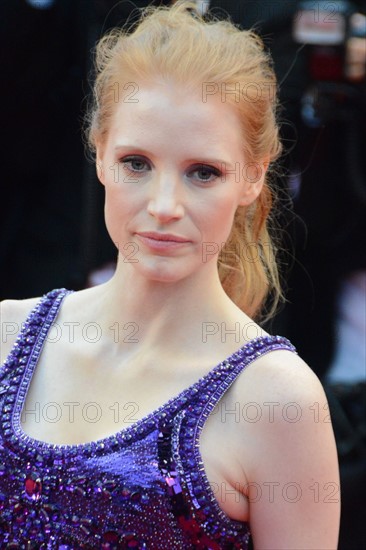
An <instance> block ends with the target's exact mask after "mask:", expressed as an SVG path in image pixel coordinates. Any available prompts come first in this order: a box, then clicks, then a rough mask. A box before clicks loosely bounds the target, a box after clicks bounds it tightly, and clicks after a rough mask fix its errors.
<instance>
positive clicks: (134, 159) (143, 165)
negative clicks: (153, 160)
mask: <svg viewBox="0 0 366 550" xmlns="http://www.w3.org/2000/svg"><path fill="white" fill-rule="evenodd" d="M120 163H121V164H123V166H124V168H126V169H127V170H129V171H130V172H138V173H141V172H145V171H146V170H149V169H150V165H149V163H148V162H147V161H146V160H145V159H144V158H143V157H138V156H129V157H125V158H122V159H120Z"/></svg>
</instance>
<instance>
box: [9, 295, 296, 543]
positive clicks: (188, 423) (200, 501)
mask: <svg viewBox="0 0 366 550" xmlns="http://www.w3.org/2000/svg"><path fill="white" fill-rule="evenodd" d="M68 294H69V291H66V290H65V289H57V290H54V291H51V292H50V293H48V294H47V295H46V296H44V297H43V299H42V300H41V301H40V303H39V304H38V305H37V306H36V308H35V309H34V310H33V311H32V312H31V313H30V315H29V316H28V318H27V320H26V322H25V323H24V325H23V327H22V330H21V332H20V334H19V336H18V339H17V342H16V343H15V345H14V347H13V349H12V351H11V352H10V354H9V356H8V358H7V360H6V361H5V363H4V364H3V365H2V367H1V368H0V414H1V424H0V511H1V514H0V547H1V548H7V549H11V548H14V549H15V548H19V549H20V548H22V549H23V548H26V549H27V550H32V549H43V548H45V549H47V550H53V549H55V550H56V549H58V550H73V549H76V548H81V549H94V548H95V549H97V548H98V549H104V550H112V549H114V548H116V549H129V548H133V549H137V550H139V549H141V550H142V549H150V550H166V549H167V548H169V550H190V549H192V550H193V549H200V550H209V549H210V550H221V549H224V550H229V549H231V550H233V549H242V550H246V549H247V548H248V543H249V538H250V532H249V525H248V524H247V523H241V522H237V521H234V520H231V519H230V518H228V517H227V516H226V514H225V513H224V512H223V511H222V510H221V508H220V506H219V504H218V502H217V501H216V499H215V497H214V494H213V492H212V489H211V487H210V484H209V481H208V479H207V478H206V476H205V470H204V467H203V463H202V459H201V456H200V452H199V436H200V433H201V431H202V429H203V426H204V423H205V421H206V419H207V417H208V416H209V414H210V413H211V412H212V411H213V409H214V407H215V405H216V404H217V403H218V401H219V399H220V398H221V397H222V395H223V394H224V393H225V391H226V390H227V389H228V387H229V386H230V385H231V384H232V383H233V381H234V380H235V378H236V377H237V376H238V375H239V374H240V373H241V372H242V370H243V369H244V368H245V367H246V366H247V365H248V364H249V363H250V362H251V361H253V360H254V359H255V358H256V357H257V356H259V355H261V354H264V353H267V352H268V351H271V350H274V349H288V350H291V351H294V348H293V346H292V345H291V344H290V342H288V340H286V339H285V338H282V337H265V338H257V339H255V340H253V341H251V343H250V344H247V345H246V346H244V347H243V348H241V349H240V350H238V351H237V352H235V353H234V354H232V355H231V356H230V357H229V358H228V359H226V360H225V361H223V362H222V363H220V364H219V365H217V366H216V367H215V368H214V369H212V370H211V371H210V372H209V373H208V374H207V375H206V376H205V377H203V378H201V379H200V380H198V382H196V383H195V384H193V385H192V386H190V387H189V388H187V389H186V390H184V391H183V392H181V393H180V394H179V395H178V396H176V397H174V398H172V399H171V400H169V401H168V402H167V403H165V404H164V405H163V406H161V407H160V408H158V409H157V410H156V411H154V412H153V413H151V414H150V415H148V416H146V417H145V418H143V419H142V420H140V421H138V422H136V423H135V424H132V425H131V426H129V427H127V428H125V429H124V430H121V431H120V432H118V433H117V434H114V435H112V436H110V437H107V438H105V439H103V440H100V441H94V442H90V443H86V444H82V445H54V444H47V443H44V442H40V441H36V440H34V439H32V438H30V437H28V436H27V435H26V434H25V433H24V432H23V431H22V429H21V424H20V415H21V411H22V407H23V404H24V401H25V397H26V394H27V390H28V388H29V384H30V381H31V378H32V375H33V373H34V370H35V368H36V365H37V361H38V357H39V354H40V351H41V349H42V346H43V343H44V341H45V339H46V337H47V334H48V332H49V330H50V328H51V326H52V323H53V322H54V321H55V318H56V316H57V313H58V311H59V308H60V306H61V303H62V300H63V299H64V297H65V296H67V295H68Z"/></svg>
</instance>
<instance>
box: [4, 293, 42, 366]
mask: <svg viewBox="0 0 366 550" xmlns="http://www.w3.org/2000/svg"><path fill="white" fill-rule="evenodd" d="M40 300H41V297H38V298H27V299H26V300H3V301H2V302H0V322H1V357H0V359H1V361H0V362H1V363H3V361H5V359H6V357H7V356H8V354H9V352H10V350H11V348H12V347H13V345H14V343H15V341H16V339H17V336H18V334H19V331H20V329H21V327H22V323H24V321H25V320H26V318H27V316H28V315H29V313H30V312H31V311H32V309H33V308H34V307H35V306H36V305H37V303H38V302H39V301H40Z"/></svg>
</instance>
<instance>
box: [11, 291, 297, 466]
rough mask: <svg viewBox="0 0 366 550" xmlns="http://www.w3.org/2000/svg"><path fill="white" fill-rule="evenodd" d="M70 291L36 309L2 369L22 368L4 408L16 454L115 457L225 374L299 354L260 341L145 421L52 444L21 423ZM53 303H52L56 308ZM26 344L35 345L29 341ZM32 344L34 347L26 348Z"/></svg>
mask: <svg viewBox="0 0 366 550" xmlns="http://www.w3.org/2000/svg"><path fill="white" fill-rule="evenodd" d="M72 292H73V291H69V290H66V289H57V290H54V291H51V292H50V293H48V294H47V295H46V296H45V297H44V298H43V299H42V300H41V301H40V302H39V303H38V304H37V305H36V307H35V308H34V309H33V310H32V311H31V313H30V314H29V316H28V318H27V320H26V321H25V323H24V324H23V327H22V330H21V332H20V333H19V336H18V338H17V341H16V343H15V344H14V347H13V349H12V350H11V352H10V354H9V356H8V358H7V359H6V361H5V363H4V366H6V365H8V366H9V364H10V365H11V366H13V365H12V364H13V363H14V359H15V363H18V365H19V366H18V367H17V369H16V376H13V377H12V378H11V382H10V388H9V395H10V396H14V397H11V398H10V399H9V398H8V400H7V401H6V403H4V407H3V411H2V412H3V414H2V423H3V430H4V435H5V436H6V437H7V438H8V440H9V442H10V443H11V444H12V445H13V446H14V447H18V450H19V451H21V452H22V453H26V454H29V453H30V454H34V453H35V452H36V453H39V452H40V451H41V452H42V453H43V454H44V455H45V456H47V457H51V456H53V457H54V458H57V457H59V458H61V457H62V458H65V457H66V456H67V457H68V458H71V459H72V458H73V457H75V458H77V457H78V456H80V455H82V456H93V455H95V454H96V455H100V454H105V453H108V452H113V451H114V450H117V448H119V447H120V446H121V445H122V444H123V445H126V444H128V443H131V442H133V441H134V440H135V439H136V438H137V437H138V438H140V437H143V436H144V435H146V434H147V433H148V432H149V431H153V430H154V429H156V428H157V424H158V422H159V421H160V420H163V419H164V418H165V417H166V416H167V415H171V414H173V413H174V412H178V411H179V409H181V408H182V407H184V405H185V404H186V403H187V402H188V400H189V398H190V397H191V396H192V395H196V394H198V392H199V391H200V389H203V388H204V387H205V386H206V385H207V384H209V382H210V381H212V380H213V379H217V378H219V377H220V376H221V375H222V374H225V375H227V374H228V373H229V372H230V371H232V370H233V369H234V368H235V367H236V366H237V365H238V364H239V365H241V364H242V368H244V364H245V366H247V364H249V363H251V362H253V361H254V360H256V359H257V358H259V357H260V356H262V355H264V354H265V353H268V352H269V351H273V350H275V349H283V348H284V347H286V348H287V349H291V350H292V351H294V350H295V348H294V347H293V346H292V344H291V343H290V342H289V341H288V340H287V339H286V338H284V337H282V336H259V337H256V338H254V339H253V340H250V341H249V342H246V343H245V344H244V345H243V346H241V347H240V348H239V349H237V350H236V351H234V352H233V353H232V354H230V355H229V356H228V357H226V358H225V359H224V360H223V361H221V362H220V363H218V364H217V365H216V366H214V367H213V368H212V369H210V371H209V372H208V373H207V374H205V375H204V376H202V377H200V378H199V379H198V380H197V381H196V382H194V383H193V384H191V385H189V386H188V387H187V388H185V389H183V390H182V391H180V392H179V393H178V394H177V395H175V396H174V397H172V398H170V399H169V400H167V401H166V402H164V403H163V404H162V405H160V406H159V407H157V408H155V409H154V410H153V411H151V412H150V413H148V414H146V415H144V416H143V417H142V418H141V419H139V420H137V421H136V422H134V423H132V424H130V425H128V426H126V427H124V428H122V429H120V430H118V431H117V432H115V433H113V434H111V435H108V436H105V437H103V438H100V439H97V440H93V441H90V442H86V443H77V444H57V443H49V442H46V441H42V440H38V439H35V438H33V437H31V436H29V435H27V434H26V433H25V432H24V430H23V428H22V425H21V422H20V419H21V413H22V410H23V407H24V404H25V400H26V396H27V393H28V390H29V386H30V383H31V379H32V377H33V374H34V371H35V368H36V366H37V363H38V360H39V357H40V354H41V351H42V347H43V345H44V342H45V339H46V337H47V334H48V331H49V329H50V327H51V325H52V323H53V322H54V321H55V319H56V318H57V315H58V313H59V311H60V308H61V304H62V301H63V299H64V298H65V297H66V296H67V295H68V294H71V293H72ZM50 301H52V305H51V304H50ZM45 308H46V309H48V313H46V315H44V313H42V311H43V312H44V311H45ZM40 317H41V318H40ZM36 321H37V323H36ZM37 324H38V327H39V328H38V334H37V337H36V338H35V340H34V341H33V342H32V339H33V335H32V334H30V332H34V331H32V327H34V326H37ZM28 339H30V340H31V341H30V342H28V341H27V340H28ZM29 343H30V344H31V345H27V344H29ZM284 345H285V346H284ZM20 371H23V372H20Z"/></svg>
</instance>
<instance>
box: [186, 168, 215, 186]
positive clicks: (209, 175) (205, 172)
mask: <svg viewBox="0 0 366 550" xmlns="http://www.w3.org/2000/svg"><path fill="white" fill-rule="evenodd" d="M193 174H197V176H193V177H195V178H196V179H197V180H199V181H200V182H203V183H208V182H211V181H213V180H214V179H215V178H219V177H220V176H222V173H221V172H220V170H218V169H217V168H214V167H213V166H208V165H206V164H199V165H197V166H196V167H195V168H194V169H193V170H191V171H190V172H189V173H188V175H189V176H191V175H193Z"/></svg>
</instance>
